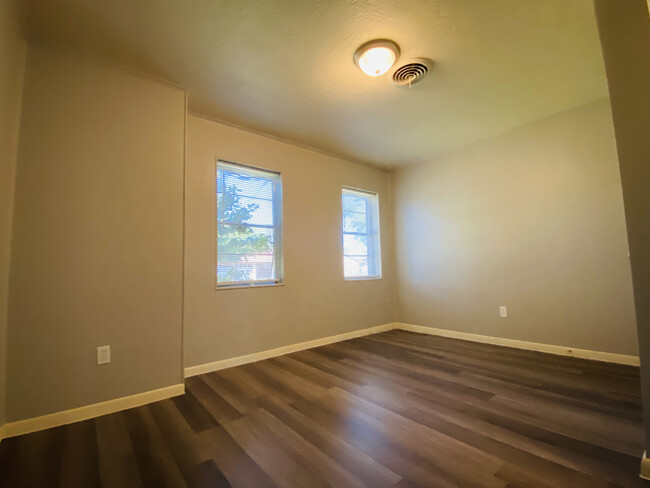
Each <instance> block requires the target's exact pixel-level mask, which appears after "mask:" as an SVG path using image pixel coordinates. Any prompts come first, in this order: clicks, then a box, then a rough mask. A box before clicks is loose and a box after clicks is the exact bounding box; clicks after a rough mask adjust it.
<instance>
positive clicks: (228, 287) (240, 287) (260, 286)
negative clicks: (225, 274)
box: [215, 283, 284, 291]
mask: <svg viewBox="0 0 650 488" xmlns="http://www.w3.org/2000/svg"><path fill="white" fill-rule="evenodd" d="M275 286H284V283H268V284H263V285H232V286H217V287H216V288H215V290H216V291H223V290H243V289H253V288H272V287H275Z"/></svg>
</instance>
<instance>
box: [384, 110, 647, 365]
mask: <svg viewBox="0 0 650 488" xmlns="http://www.w3.org/2000/svg"><path fill="white" fill-rule="evenodd" d="M394 189H395V197H394V202H395V203H394V204H395V212H394V214H395V229H396V256H397V259H396V263H397V265H396V269H397V270H398V275H397V289H398V294H397V319H398V321H401V322H407V323H413V324H419V325H426V326H432V327H438V328H443V329H451V330H457V331H463V332H471V333H476V334H483V335H488V336H495V337H502V338H510V339H519V340H526V341H533V342H541V343H547V344H554V345H561V346H571V347H577V348H585V349H592V350H597V351H605V352H613V353H623V354H637V340H636V333H635V320H634V310H633V300H632V287H631V278H630V264H629V261H628V248H627V238H626V233H625V220H624V216H623V202H622V196H621V183H620V177H619V171H618V165H617V156H616V145H615V141H614V134H613V128H612V122H611V114H610V110H609V102H608V100H606V99H601V100H598V101H595V102H592V103H590V104H587V105H584V106H581V107H578V108H575V109H572V110H569V111H566V112H563V113H560V114H557V115H554V116H552V117H549V118H547V119H544V120H541V121H538V122H536V123H533V124H530V125H526V126H522V127H519V128H517V129H515V130H512V131H510V132H507V133H505V134H503V135H500V136H498V137H494V138H492V139H489V140H485V141H482V142H479V143H476V144H473V145H471V146H468V147H466V148H464V149H462V150H460V151H457V152H455V153H453V154H450V155H447V156H445V157H441V158H439V159H437V160H435V161H432V162H431V163H429V164H422V165H418V166H414V167H408V168H405V169H403V170H399V171H397V172H396V173H395V177H394ZM499 305H506V306H507V307H508V311H509V317H508V318H500V317H499V314H498V307H499Z"/></svg>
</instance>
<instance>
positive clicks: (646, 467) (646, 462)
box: [639, 451, 650, 480]
mask: <svg viewBox="0 0 650 488" xmlns="http://www.w3.org/2000/svg"><path fill="white" fill-rule="evenodd" d="M639 476H640V477H641V478H643V479H644V480H650V459H648V458H647V457H646V451H643V457H642V458H641V472H640V473H639Z"/></svg>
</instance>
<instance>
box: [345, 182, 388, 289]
mask: <svg viewBox="0 0 650 488" xmlns="http://www.w3.org/2000/svg"><path fill="white" fill-rule="evenodd" d="M346 193H347V194H351V195H355V194H356V195H359V196H361V197H363V198H368V197H370V198H371V200H374V205H370V207H372V208H366V232H365V233H356V232H346V231H345V230H344V220H343V213H344V209H343V195H345V194H346ZM340 204H341V226H340V229H341V254H342V257H343V260H342V263H343V279H344V280H345V281H364V280H381V279H382V270H381V268H382V266H381V231H380V223H379V194H378V193H377V192H374V191H369V190H362V189H359V188H353V187H350V186H343V187H341V198H340ZM346 234H347V235H364V236H366V237H367V240H368V276H345V242H344V239H345V235H346ZM371 248H372V251H371ZM373 255H374V257H375V259H374V262H373V263H372V264H371V262H370V258H371V256H373ZM373 269H374V271H375V272H374V273H371V270H373Z"/></svg>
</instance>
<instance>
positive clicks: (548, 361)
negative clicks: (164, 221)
mask: <svg viewBox="0 0 650 488" xmlns="http://www.w3.org/2000/svg"><path fill="white" fill-rule="evenodd" d="M643 451H644V444H643V426H642V421H641V398H640V382H639V369H638V368H636V367H631V366H622V365H615V364H606V363H601V362H595V361H587V360H582V359H577V358H569V357H561V356H553V355H548V354H543V353H536V352H531V351H524V350H519V349H511V348H506V347H500V346H492V345H487V344H479V343H473V342H468V341H461V340H456V339H448V338H442V337H436V336H429V335H422V334H416V333H412V332H405V331H397V330H394V331H390V332H385V333H381V334H376V335H372V336H366V337H362V338H358V339H353V340H349V341H345V342H340V343H336V344H331V345H328V346H323V347H319V348H314V349H310V350H307V351H301V352H297V353H293V354H288V355H285V356H281V357H277V358H273V359H267V360H265V361H260V362H257V363H253V364H247V365H243V366H238V367H235V368H230V369H227V370H223V371H218V372H214V373H208V374H204V375H200V376H195V377H192V378H188V379H187V380H186V393H185V395H182V396H178V397H175V398H171V399H168V400H163V401H160V402H156V403H152V404H149V405H146V406H143V407H138V408H134V409H130V410H126V411H122V412H117V413H114V414H110V415H105V416H103V417H98V418H96V419H92V420H86V421H83V422H78V423H75V424H70V425H66V426H62V427H57V428H53V429H48V430H45V431H41V432H36V433H33V434H27V435H23V436H19V437H13V438H9V439H5V440H3V441H2V442H1V443H0V486H1V487H3V488H14V487H20V488H48V487H61V488H92V487H103V488H126V487H138V488H148V487H155V488H162V487H167V488H184V487H186V488H195V487H196V488H204V487H205V488H208V487H209V488H220V487H235V488H240V487H241V488H266V487H286V488H311V487H333V488H344V487H359V488H361V487H372V488H418V487H420V488H425V487H432V488H454V487H468V488H479V487H481V488H537V487H539V488H563V487H567V488H617V487H618V488H636V487H646V488H650V482H647V481H643V480H641V479H640V478H639V476H638V473H639V462H640V458H641V456H642V453H643Z"/></svg>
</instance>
